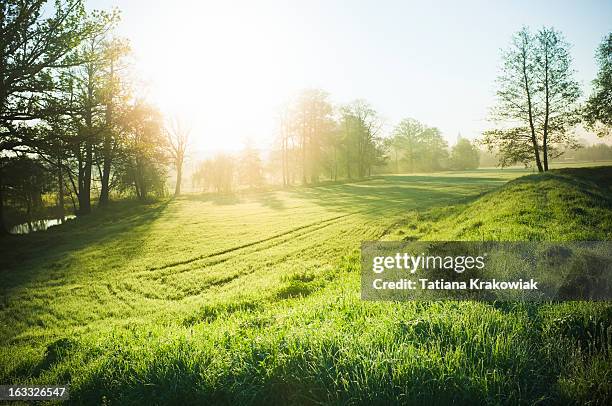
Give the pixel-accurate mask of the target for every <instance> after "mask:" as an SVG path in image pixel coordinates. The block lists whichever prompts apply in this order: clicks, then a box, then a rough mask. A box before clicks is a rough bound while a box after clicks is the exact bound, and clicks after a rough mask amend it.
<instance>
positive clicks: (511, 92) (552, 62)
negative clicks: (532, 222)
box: [483, 27, 580, 172]
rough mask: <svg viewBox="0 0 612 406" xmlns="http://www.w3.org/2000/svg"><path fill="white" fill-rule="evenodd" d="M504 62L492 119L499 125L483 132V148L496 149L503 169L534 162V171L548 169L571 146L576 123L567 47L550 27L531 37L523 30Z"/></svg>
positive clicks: (575, 95)
mask: <svg viewBox="0 0 612 406" xmlns="http://www.w3.org/2000/svg"><path fill="white" fill-rule="evenodd" d="M503 60H504V64H503V69H502V73H501V74H500V76H499V77H498V85H499V90H498V91H497V97H498V104H497V106H496V107H494V108H493V110H492V118H493V121H495V122H497V123H499V124H504V127H502V128H496V129H493V130H489V131H485V133H484V138H483V144H485V145H486V146H487V147H488V148H489V149H498V151H499V153H500V162H501V164H502V165H508V164H512V163H516V162H522V163H524V164H525V165H528V164H529V163H530V162H535V165H536V166H537V168H538V171H540V172H542V171H547V170H548V162H549V159H550V158H554V157H557V156H559V155H560V154H561V153H562V149H560V148H559V147H561V146H570V147H574V146H575V145H576V143H575V140H574V138H573V135H572V134H571V133H570V132H569V130H570V128H571V127H573V126H574V125H575V124H577V123H578V108H577V101H578V98H579V97H580V87H579V85H578V82H576V80H575V79H574V71H573V69H572V67H571V57H570V54H569V44H568V43H567V42H566V41H565V40H564V39H563V37H562V35H561V33H559V32H558V31H556V30H555V29H554V28H547V27H544V28H542V29H541V30H539V31H538V32H537V33H536V34H535V35H533V34H531V33H530V31H529V30H528V29H527V28H523V29H522V30H521V31H519V32H518V33H517V34H516V35H515V36H514V38H513V42H512V45H511V47H510V49H509V50H508V51H506V52H505V53H504V55H503Z"/></svg>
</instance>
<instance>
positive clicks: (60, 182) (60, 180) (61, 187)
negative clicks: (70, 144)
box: [57, 158, 66, 223]
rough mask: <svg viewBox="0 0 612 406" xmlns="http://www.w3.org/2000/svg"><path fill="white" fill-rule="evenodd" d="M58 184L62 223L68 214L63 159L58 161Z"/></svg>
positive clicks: (59, 211) (58, 204)
mask: <svg viewBox="0 0 612 406" xmlns="http://www.w3.org/2000/svg"><path fill="white" fill-rule="evenodd" d="M57 183H58V185H57V186H58V198H57V206H58V215H59V218H60V220H61V221H62V223H63V222H64V220H65V219H66V214H65V213H64V173H63V172H62V159H61V158H58V159H57Z"/></svg>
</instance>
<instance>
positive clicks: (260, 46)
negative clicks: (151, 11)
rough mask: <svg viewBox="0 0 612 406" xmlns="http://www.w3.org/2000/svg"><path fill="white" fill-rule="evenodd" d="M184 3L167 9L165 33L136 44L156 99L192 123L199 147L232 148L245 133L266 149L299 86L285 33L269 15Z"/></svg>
mask: <svg viewBox="0 0 612 406" xmlns="http://www.w3.org/2000/svg"><path fill="white" fill-rule="evenodd" d="M189 4H190V6H189V7H181V8H174V9H169V10H167V12H168V13H169V15H167V16H166V21H168V22H169V23H168V24H166V25H165V26H164V27H163V30H160V32H152V33H151V35H150V36H148V37H147V38H146V39H144V40H141V41H138V42H137V43H135V44H134V47H135V52H136V54H137V57H138V61H139V62H138V64H139V66H138V69H139V70H141V71H142V72H143V75H144V76H145V77H147V78H148V84H149V87H150V92H151V95H152V98H153V99H154V102H155V103H156V104H157V105H158V106H159V107H160V109H161V110H162V112H163V113H164V114H166V115H180V116H182V117H184V118H185V119H186V120H187V121H190V122H191V123H192V128H193V138H194V143H195V147H196V148H197V149H202V150H215V151H216V150H226V151H228V150H229V151H232V150H237V149H239V148H241V146H242V144H243V141H244V140H245V139H246V138H248V139H251V140H254V141H255V143H256V144H260V146H262V147H263V146H264V145H265V144H268V143H269V142H271V140H272V139H273V138H274V131H275V125H276V124H275V117H276V116H277V112H278V109H279V107H280V105H281V104H282V102H283V101H284V100H285V99H286V98H287V97H288V95H289V94H290V93H291V92H292V91H294V90H295V88H296V87H299V81H300V74H299V69H295V66H292V63H291V61H287V60H286V54H287V47H290V45H291V39H290V37H289V35H290V34H288V33H287V32H285V33H284V34H282V33H279V32H277V29H278V27H275V17H274V15H273V14H271V13H266V12H259V13H257V14H255V15H250V16H248V15H246V13H245V12H244V10H241V8H238V7H236V6H233V7H232V6H231V5H227V4H220V3H214V4H212V3H207V2H204V3H200V2H189ZM187 9H189V10H190V11H189V12H187V11H185V10H187ZM162 49H163V50H164V52H160V50H162Z"/></svg>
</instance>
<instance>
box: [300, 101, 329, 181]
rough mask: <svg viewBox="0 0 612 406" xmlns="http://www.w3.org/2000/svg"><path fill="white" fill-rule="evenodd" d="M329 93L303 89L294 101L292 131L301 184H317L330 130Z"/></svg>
mask: <svg viewBox="0 0 612 406" xmlns="http://www.w3.org/2000/svg"><path fill="white" fill-rule="evenodd" d="M328 98H329V93H327V92H326V91H324V90H320V89H306V90H303V91H302V92H300V94H299V95H298V96H297V98H296V99H295V101H294V107H293V111H292V115H293V125H292V127H293V131H295V133H296V134H297V138H298V140H299V141H298V145H299V149H300V153H301V157H300V158H301V159H300V161H301V165H302V183H305V184H306V183H309V182H311V183H317V182H318V180H319V176H320V172H321V170H322V167H323V162H322V161H323V157H324V156H323V149H324V145H323V143H324V141H325V139H326V137H327V134H328V133H329V131H330V130H331V123H332V117H331V114H332V105H331V103H330V102H329V100H328Z"/></svg>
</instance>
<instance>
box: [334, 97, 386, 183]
mask: <svg viewBox="0 0 612 406" xmlns="http://www.w3.org/2000/svg"><path fill="white" fill-rule="evenodd" d="M381 127H382V121H381V119H380V117H379V116H378V114H377V113H376V111H375V110H374V109H373V108H372V106H370V104H369V103H368V102H366V101H365V100H355V101H353V102H352V103H350V104H347V105H346V106H343V107H342V108H341V128H342V130H341V131H343V132H344V143H345V148H346V164H347V173H348V178H349V179H350V178H351V166H352V164H353V161H355V162H354V164H355V165H356V166H357V174H358V176H359V178H363V177H365V176H369V175H370V174H371V171H372V167H373V166H375V165H379V164H380V163H381V160H382V159H383V148H382V139H381V138H380V137H379V132H380V129H381Z"/></svg>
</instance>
